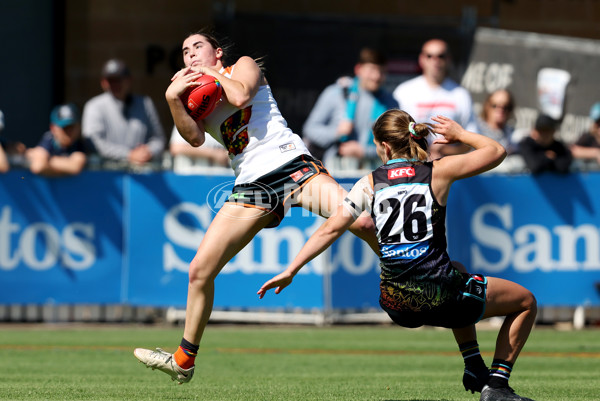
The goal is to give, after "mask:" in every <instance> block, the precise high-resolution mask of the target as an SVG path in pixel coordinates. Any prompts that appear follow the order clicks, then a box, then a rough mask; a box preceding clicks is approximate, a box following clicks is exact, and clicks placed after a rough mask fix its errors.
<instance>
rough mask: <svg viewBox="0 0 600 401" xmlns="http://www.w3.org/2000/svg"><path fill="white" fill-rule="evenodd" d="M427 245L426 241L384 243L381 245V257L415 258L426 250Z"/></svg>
mask: <svg viewBox="0 0 600 401" xmlns="http://www.w3.org/2000/svg"><path fill="white" fill-rule="evenodd" d="M428 247H429V243H428V242H423V243H416V244H389V245H384V246H382V247H381V257H382V258H383V259H408V260H412V259H417V258H419V257H421V256H422V255H423V254H424V253H425V252H427V249H428Z"/></svg>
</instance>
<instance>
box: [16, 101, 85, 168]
mask: <svg viewBox="0 0 600 401" xmlns="http://www.w3.org/2000/svg"><path fill="white" fill-rule="evenodd" d="M88 151H89V147H86V146H85V145H84V141H83V139H82V137H81V124H80V121H79V112H78V110H77V107H75V105H73V104H63V105H60V106H56V107H55V108H54V109H53V110H52V112H51V113H50V131H47V132H46V133H45V134H44V135H43V136H42V139H41V140H40V142H39V143H38V145H37V146H36V147H34V148H31V149H28V150H27V152H26V157H27V159H28V160H29V169H30V170H31V172H32V173H34V174H42V175H48V176H57V175H75V174H79V173H80V172H81V171H82V170H83V168H84V167H85V163H86V161H87V156H86V153H88Z"/></svg>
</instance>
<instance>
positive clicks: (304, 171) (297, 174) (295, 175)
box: [290, 167, 312, 182]
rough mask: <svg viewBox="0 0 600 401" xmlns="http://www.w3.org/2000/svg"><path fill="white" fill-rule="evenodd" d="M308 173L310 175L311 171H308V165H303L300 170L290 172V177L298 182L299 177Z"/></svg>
mask: <svg viewBox="0 0 600 401" xmlns="http://www.w3.org/2000/svg"><path fill="white" fill-rule="evenodd" d="M309 173H310V175H312V172H311V171H310V169H309V168H308V167H303V168H302V169H301V170H298V171H296V172H295V173H292V174H290V177H291V178H292V180H294V182H298V181H300V179H301V178H302V177H304V176H305V175H307V174H309ZM310 175H309V176H310Z"/></svg>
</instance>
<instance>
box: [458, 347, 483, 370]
mask: <svg viewBox="0 0 600 401" xmlns="http://www.w3.org/2000/svg"><path fill="white" fill-rule="evenodd" d="M458 348H459V349H460V353H461V354H462V356H463V360H464V361H465V368H466V369H469V370H474V371H481V370H486V371H487V366H485V362H484V361H483V358H482V357H481V353H480V352H479V344H477V341H468V342H466V343H462V344H459V345H458Z"/></svg>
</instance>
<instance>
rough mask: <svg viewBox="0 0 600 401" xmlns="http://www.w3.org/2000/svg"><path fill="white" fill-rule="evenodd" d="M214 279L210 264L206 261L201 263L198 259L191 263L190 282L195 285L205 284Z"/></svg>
mask: <svg viewBox="0 0 600 401" xmlns="http://www.w3.org/2000/svg"><path fill="white" fill-rule="evenodd" d="M212 280H214V275H213V274H211V269H210V266H208V265H207V264H206V263H199V262H197V261H196V259H194V260H192V262H191V263H190V270H189V282H190V285H193V286H200V287H202V286H204V285H205V284H206V283H207V282H209V281H212Z"/></svg>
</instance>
